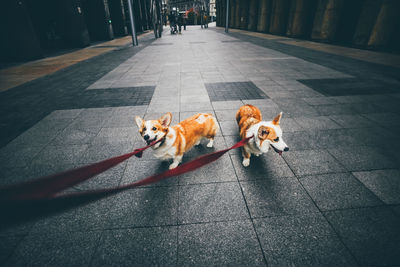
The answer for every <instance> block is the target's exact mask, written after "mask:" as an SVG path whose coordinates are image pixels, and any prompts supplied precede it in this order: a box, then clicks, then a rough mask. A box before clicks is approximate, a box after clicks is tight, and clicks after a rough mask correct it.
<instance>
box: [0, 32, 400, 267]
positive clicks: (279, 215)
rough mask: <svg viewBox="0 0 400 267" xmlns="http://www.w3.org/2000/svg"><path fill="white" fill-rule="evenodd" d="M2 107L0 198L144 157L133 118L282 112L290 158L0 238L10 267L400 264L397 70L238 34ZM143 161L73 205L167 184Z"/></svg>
mask: <svg viewBox="0 0 400 267" xmlns="http://www.w3.org/2000/svg"><path fill="white" fill-rule="evenodd" d="M165 33H166V34H165V35H164V36H163V38H162V39H158V40H154V39H152V36H147V37H145V38H143V39H142V40H141V42H140V47H135V48H133V47H125V48H122V49H120V50H117V51H112V52H110V53H107V54H104V55H101V56H98V57H95V58H92V59H89V60H87V61H84V62H80V63H78V64H75V65H73V66H70V67H68V68H66V69H63V70H61V71H58V72H56V73H54V74H52V75H48V76H46V77H43V78H40V79H37V80H34V81H32V82H29V83H26V84H23V85H21V86H18V87H16V88H13V89H10V90H8V91H6V92H2V93H0V96H1V98H0V103H1V105H0V112H1V124H0V130H1V132H0V136H1V143H0V184H1V185H6V184H10V183H16V182H20V181H25V180H29V179H32V178H33V177H37V176H42V175H46V174H51V173H54V172H58V171H62V170H65V169H68V168H72V167H77V166H81V165H83V164H87V163H93V162H97V161H100V160H102V159H106V158H108V157H112V156H116V155H120V154H123V153H127V152H130V151H132V150H133V149H134V148H138V147H142V146H143V145H144V142H143V140H142V139H141V138H140V136H139V134H138V129H137V127H136V125H135V123H134V116H135V115H139V116H142V117H144V118H146V119H154V118H158V117H159V116H160V115H161V114H163V113H164V112H171V113H172V114H173V123H177V122H178V121H180V120H183V119H185V118H187V117H189V116H190V115H192V114H194V113H197V112H210V113H212V114H214V115H215V116H216V117H217V120H218V122H219V126H220V128H221V131H220V134H219V136H218V137H217V138H216V140H215V148H212V149H210V148H207V147H206V146H205V145H204V144H203V145H202V146H199V147H196V148H193V149H192V150H191V151H190V152H188V153H186V154H185V156H184V159H183V161H184V162H187V161H189V160H192V159H194V158H196V157H198V156H200V155H203V154H205V153H209V152H212V151H215V150H219V149H223V148H226V147H228V146H230V145H232V144H234V143H235V142H237V141H238V140H239V137H238V129H237V125H236V122H235V112H236V110H237V109H238V108H239V107H240V106H241V105H243V104H246V103H249V104H253V105H256V106H258V107H259V108H260V110H261V111H262V113H263V117H264V118H265V119H266V120H267V119H272V118H273V117H274V116H275V115H276V114H278V113H279V112H280V111H283V118H282V121H281V124H282V129H283V137H284V140H285V142H286V143H287V144H288V146H289V147H290V151H289V152H286V153H284V154H283V155H282V157H280V156H279V155H278V154H276V153H274V152H272V151H271V152H269V153H267V154H264V155H262V156H260V157H258V158H256V157H253V158H252V159H251V164H250V167H248V168H244V167H243V166H242V165H241V155H240V151H239V150H237V151H231V152H229V153H227V154H225V155H224V156H223V157H222V158H221V159H219V160H218V161H217V162H215V163H212V164H210V165H208V166H206V167H204V168H202V169H198V170H196V171H194V172H192V173H188V174H184V175H181V176H180V177H174V178H171V179H169V180H166V181H162V182H160V183H157V184H152V185H149V186H146V187H143V188H137V189H134V190H129V191H125V192H123V193H120V194H117V195H114V196H111V197H108V198H105V199H102V200H99V201H96V202H92V203H89V204H86V205H82V206H79V207H76V208H73V209H68V210H63V211H60V212H58V213H53V214H49V215H47V216H43V217H39V218H36V219H34V220H29V221H26V222H24V223H20V224H14V225H12V226H8V227H6V228H2V229H0V265H5V266H46V265H47V266H86V265H91V266H121V265H125V266H136V265H138V266H141V265H162V266H176V265H179V266H188V265H201V266H210V265H236V266H243V265H248V266H259V265H260V266H265V265H268V266H398V265H400V256H399V255H400V197H399V196H400V170H399V163H400V157H399V153H398V151H399V149H400V141H399V138H398V136H399V133H400V70H399V69H396V68H393V67H389V66H384V65H378V64H373V63H370V62H365V61H361V60H356V59H354V58H349V57H345V56H341V55H338V54H328V53H325V52H321V51H315V50H312V49H309V48H304V47H300V46H293V45H290V44H288V43H280V42H279V39H277V40H268V39H264V38H259V37H257V36H249V35H247V34H243V33H241V32H240V31H235V32H233V33H230V34H228V35H227V34H225V33H224V32H223V29H218V28H212V27H210V28H209V29H207V30H202V29H200V28H199V27H188V30H187V31H184V32H183V34H182V35H169V34H168V32H165ZM167 168H168V164H167V163H165V162H161V161H159V160H157V159H155V158H154V156H153V155H152V153H151V151H146V152H145V153H144V155H143V158H141V159H137V158H131V159H129V160H127V161H126V162H124V163H122V164H120V165H118V166H117V167H115V168H112V169H110V170H108V171H106V172H105V173H103V174H101V175H99V176H97V177H95V178H93V179H91V180H89V181H87V182H84V183H82V184H79V185H77V186H76V187H74V188H72V189H69V191H81V190H88V189H96V188H104V187H111V186H116V185H120V184H126V183H130V182H133V181H136V180H138V179H141V178H144V177H146V176H149V175H151V174H154V173H157V172H160V171H163V170H166V169H167Z"/></svg>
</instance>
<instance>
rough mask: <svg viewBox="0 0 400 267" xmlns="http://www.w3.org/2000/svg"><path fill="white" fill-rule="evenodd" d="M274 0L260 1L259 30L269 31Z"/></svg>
mask: <svg viewBox="0 0 400 267" xmlns="http://www.w3.org/2000/svg"><path fill="white" fill-rule="evenodd" d="M271 3H272V0H260V1H259V3H258V18H257V31H258V32H267V31H268V29H269V21H270V16H271Z"/></svg>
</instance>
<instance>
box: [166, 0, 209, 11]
mask: <svg viewBox="0 0 400 267" xmlns="http://www.w3.org/2000/svg"><path fill="white" fill-rule="evenodd" d="M209 5H210V1H209V0H191V1H187V0H168V6H169V8H170V9H171V8H172V7H176V8H178V9H179V10H181V11H186V10H189V9H191V8H193V9H194V10H196V11H200V9H201V8H203V9H205V10H207V9H208V8H209Z"/></svg>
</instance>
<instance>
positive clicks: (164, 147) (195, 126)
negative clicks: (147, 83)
mask: <svg viewBox="0 0 400 267" xmlns="http://www.w3.org/2000/svg"><path fill="white" fill-rule="evenodd" d="M171 120H172V114H171V113H169V112H168V113H166V114H165V115H163V116H161V118H160V119H158V120H148V121H144V120H142V119H141V118H140V117H138V116H136V117H135V121H136V124H137V125H138V127H139V133H140V134H141V135H142V137H143V139H144V140H145V141H146V142H147V144H150V143H151V142H153V141H158V140H160V139H163V140H162V141H161V142H160V143H157V144H156V145H154V146H153V147H152V148H153V150H154V156H155V157H157V158H161V159H163V160H165V159H170V158H172V159H173V162H172V164H171V165H170V166H169V168H170V169H173V168H176V167H177V166H178V165H179V163H180V162H181V161H182V157H183V153H185V152H186V151H188V150H189V149H191V148H192V147H193V146H194V145H198V144H200V141H201V139H202V138H207V139H208V140H209V142H208V144H207V147H212V146H213V144H214V137H215V135H216V134H217V130H218V124H217V120H216V119H215V118H214V117H213V116H212V115H211V114H206V113H200V114H196V115H194V116H192V117H190V118H188V119H186V120H184V121H182V122H180V123H178V124H177V125H175V126H172V127H170V126H169V125H170V124H171Z"/></svg>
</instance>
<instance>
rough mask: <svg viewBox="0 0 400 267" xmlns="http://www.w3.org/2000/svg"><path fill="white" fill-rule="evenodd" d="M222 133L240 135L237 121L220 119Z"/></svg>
mask: <svg viewBox="0 0 400 267" xmlns="http://www.w3.org/2000/svg"><path fill="white" fill-rule="evenodd" d="M219 126H220V127H221V133H222V135H223V136H227V135H239V128H238V125H237V122H236V121H233V120H232V121H231V120H230V121H220V122H219Z"/></svg>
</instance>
